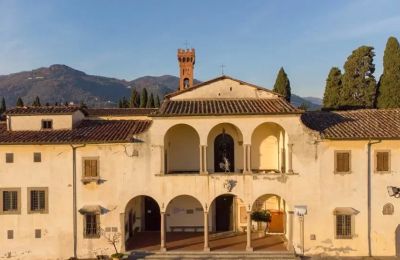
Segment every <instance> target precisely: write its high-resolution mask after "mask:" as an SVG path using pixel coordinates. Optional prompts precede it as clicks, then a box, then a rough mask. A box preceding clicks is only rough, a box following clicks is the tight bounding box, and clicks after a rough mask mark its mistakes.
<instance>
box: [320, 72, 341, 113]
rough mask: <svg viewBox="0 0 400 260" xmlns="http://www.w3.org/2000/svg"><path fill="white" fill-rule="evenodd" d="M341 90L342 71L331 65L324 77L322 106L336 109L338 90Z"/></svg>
mask: <svg viewBox="0 0 400 260" xmlns="http://www.w3.org/2000/svg"><path fill="white" fill-rule="evenodd" d="M341 90H342V72H341V71H340V69H339V68H337V67H333V68H331V70H330V71H329V75H328V78H327V79H326V85H325V93H324V99H323V102H322V103H323V108H324V109H327V110H332V109H337V108H338V105H339V99H340V92H341Z"/></svg>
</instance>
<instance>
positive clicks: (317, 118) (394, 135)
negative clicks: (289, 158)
mask: <svg viewBox="0 0 400 260" xmlns="http://www.w3.org/2000/svg"><path fill="white" fill-rule="evenodd" d="M301 120H302V122H303V123H304V124H305V125H306V126H307V127H308V128H310V129H312V130H314V131H318V132H319V133H320V135H321V137H322V138H324V139H370V138H374V139H399V138H400V109H362V110H352V111H337V112H307V113H304V114H303V115H302V116H301Z"/></svg>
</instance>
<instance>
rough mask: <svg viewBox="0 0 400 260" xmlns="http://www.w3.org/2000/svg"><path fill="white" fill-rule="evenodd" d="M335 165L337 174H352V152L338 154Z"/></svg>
mask: <svg viewBox="0 0 400 260" xmlns="http://www.w3.org/2000/svg"><path fill="white" fill-rule="evenodd" d="M335 157H336V158H335V164H336V169H335V171H336V172H337V173H348V172H350V152H336V156H335Z"/></svg>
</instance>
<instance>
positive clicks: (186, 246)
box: [126, 232, 286, 251]
mask: <svg viewBox="0 0 400 260" xmlns="http://www.w3.org/2000/svg"><path fill="white" fill-rule="evenodd" d="M166 237H167V239H166V247H167V250H168V251H202V250H203V248H204V241H203V233H194V232H168V233H167V235H166ZM209 245H210V249H211V251H244V250H245V249H246V234H245V233H231V234H218V233H216V234H210V241H209ZM252 246H253V248H254V250H255V251H285V250H286V241H285V238H284V236H283V235H268V236H266V237H263V236H259V235H258V234H257V233H253V234H252ZM159 249H160V232H139V233H137V234H136V235H135V236H134V237H133V238H132V239H130V240H129V241H128V242H127V246H126V250H127V251H131V250H138V251H158V250H159Z"/></svg>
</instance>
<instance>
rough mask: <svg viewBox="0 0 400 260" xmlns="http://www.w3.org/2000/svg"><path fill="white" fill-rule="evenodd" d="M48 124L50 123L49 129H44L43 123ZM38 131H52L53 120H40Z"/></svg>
mask: <svg viewBox="0 0 400 260" xmlns="http://www.w3.org/2000/svg"><path fill="white" fill-rule="evenodd" d="M48 122H50V126H51V127H49V128H47V127H44V123H48ZM40 129H41V130H53V129H54V125H53V119H42V121H41V125H40Z"/></svg>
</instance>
